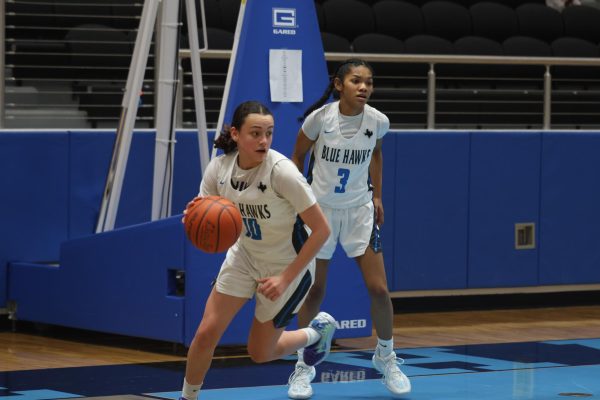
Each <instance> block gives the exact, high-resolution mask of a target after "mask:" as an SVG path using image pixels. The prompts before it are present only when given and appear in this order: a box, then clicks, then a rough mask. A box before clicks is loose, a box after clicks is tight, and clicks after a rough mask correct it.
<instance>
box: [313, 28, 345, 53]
mask: <svg viewBox="0 0 600 400" xmlns="http://www.w3.org/2000/svg"><path fill="white" fill-rule="evenodd" d="M321 39H322V40H323V50H324V51H326V52H335V53H351V52H352V46H351V44H350V41H349V40H348V39H346V38H345V37H342V36H339V35H336V34H335V33H329V32H321Z"/></svg>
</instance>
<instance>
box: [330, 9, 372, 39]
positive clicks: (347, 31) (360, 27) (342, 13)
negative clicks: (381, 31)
mask: <svg viewBox="0 0 600 400" xmlns="http://www.w3.org/2000/svg"><path fill="white" fill-rule="evenodd" d="M323 15H324V16H325V31H327V32H329V33H335V34H336V35H339V36H343V37H345V38H346V39H348V40H349V41H352V40H354V38H355V37H357V36H359V35H362V34H363V33H370V32H374V31H375V17H374V16H373V9H372V8H371V6H370V5H368V4H365V3H363V2H361V1H358V0H329V1H327V2H325V3H323Z"/></svg>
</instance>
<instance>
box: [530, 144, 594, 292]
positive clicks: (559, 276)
mask: <svg viewBox="0 0 600 400" xmlns="http://www.w3.org/2000/svg"><path fill="white" fill-rule="evenodd" d="M542 149H543V150H542V176H541V192H542V195H541V206H540V268H539V269H540V271H539V272H540V274H539V284H542V285H556V284H576V283H599V282H600V133H598V132H547V133H544V136H543V146H542Z"/></svg>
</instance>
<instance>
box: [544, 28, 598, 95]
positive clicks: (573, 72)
mask: <svg viewBox="0 0 600 400" xmlns="http://www.w3.org/2000/svg"><path fill="white" fill-rule="evenodd" d="M550 46H551V48H552V54H553V55H554V56H555V57H575V58H579V57H584V58H598V57H600V51H599V49H598V46H597V45H596V44H594V43H592V42H589V41H587V40H585V39H579V38H574V37H561V38H558V39H556V40H554V41H553V42H552V43H551V45H550ZM552 76H553V78H554V82H555V86H556V87H557V88H574V87H575V88H577V89H584V88H585V87H586V86H587V85H586V82H585V80H589V79H594V78H596V79H597V78H598V77H600V68H599V67H573V66H562V65H557V66H555V67H553V68H552ZM565 80H567V81H565Z"/></svg>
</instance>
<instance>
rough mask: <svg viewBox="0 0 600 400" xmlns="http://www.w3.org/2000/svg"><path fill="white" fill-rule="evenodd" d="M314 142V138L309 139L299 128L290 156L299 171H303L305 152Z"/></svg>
mask: <svg viewBox="0 0 600 400" xmlns="http://www.w3.org/2000/svg"><path fill="white" fill-rule="evenodd" d="M314 143H315V142H314V140H310V139H309V138H308V136H306V134H305V133H304V131H303V130H302V129H300V131H299V132H298V137H297V138H296V144H295V145H294V152H293V153H292V156H291V157H290V159H291V160H292V161H293V163H294V164H296V167H298V170H300V172H304V159H305V158H306V153H308V151H309V150H310V148H311V147H312V146H313V144H314Z"/></svg>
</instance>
